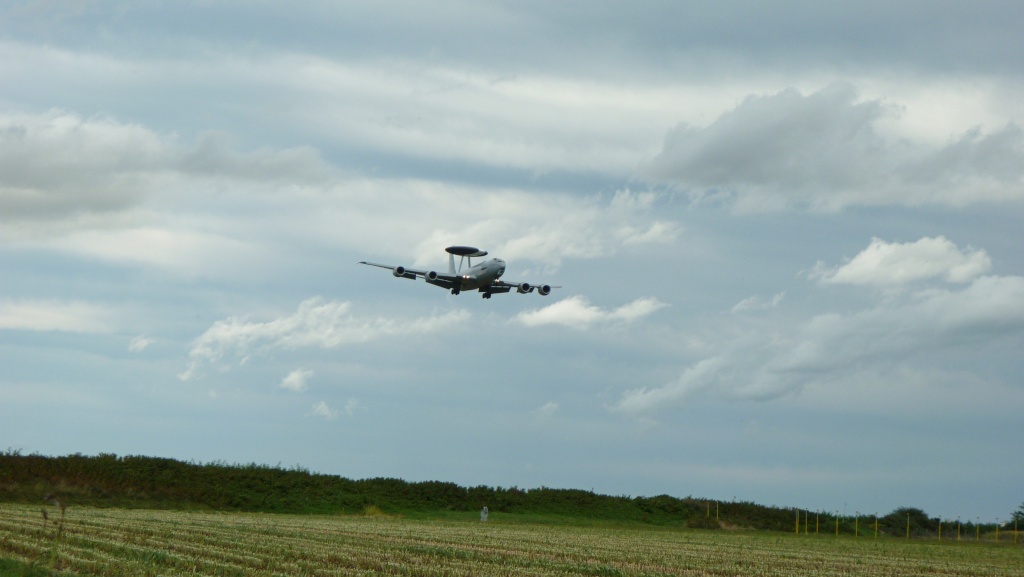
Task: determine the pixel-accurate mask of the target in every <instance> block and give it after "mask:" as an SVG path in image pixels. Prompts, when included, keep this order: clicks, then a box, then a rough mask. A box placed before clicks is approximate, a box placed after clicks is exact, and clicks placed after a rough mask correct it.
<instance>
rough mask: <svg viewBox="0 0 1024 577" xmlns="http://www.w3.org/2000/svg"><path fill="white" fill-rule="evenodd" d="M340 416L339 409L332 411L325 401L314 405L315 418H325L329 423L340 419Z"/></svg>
mask: <svg viewBox="0 0 1024 577" xmlns="http://www.w3.org/2000/svg"><path fill="white" fill-rule="evenodd" d="M339 414H340V413H339V412H338V410H337V409H332V408H331V407H330V406H329V405H328V404H327V403H326V402H325V401H320V402H319V403H316V404H315V405H313V412H312V415H313V416H315V417H323V418H324V419H327V420H328V421H333V420H334V419H337V418H338V415H339Z"/></svg>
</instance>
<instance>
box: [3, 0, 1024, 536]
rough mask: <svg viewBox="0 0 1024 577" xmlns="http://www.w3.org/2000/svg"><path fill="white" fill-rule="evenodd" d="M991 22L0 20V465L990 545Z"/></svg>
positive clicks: (286, 7)
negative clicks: (281, 471)
mask: <svg viewBox="0 0 1024 577" xmlns="http://www.w3.org/2000/svg"><path fill="white" fill-rule="evenodd" d="M1022 24H1024V5H1022V4H1020V3H1019V2H1014V1H983V0H980V1H977V2H970V3H963V2H934V1H927V2H926V1H900V2H892V1H891V0H889V1H886V2H878V1H863V2H856V3H842V4H837V3H822V2H816V1H810V0H808V1H772V2H737V1H724V2H715V3H705V2H687V1H672V2H656V1H652V2H640V3H634V2H629V3H626V2H614V1H608V0H595V1H588V2H560V3H555V2H531V1H524V2H502V1H495V0H478V1H474V2H458V1H445V0H438V1H420V0H416V1H412V0H395V1H383V2H374V3H362V2H335V1H330V2H327V1H323V2H317V1H304V2H289V3H280V2H233V1H222V2H205V1H159V0H154V1H148V2H136V1H130V2H117V1H109V2H100V1H97V2H88V1H81V2H49V1H42V0H40V1H12V2H5V3H3V5H2V6H0V449H5V448H6V449H10V450H20V451H22V452H23V453H25V454H27V453H33V452H38V453H41V454H47V455H64V454H72V453H82V454H87V455H91V454H98V453H115V454H118V455H149V456H159V457H169V458H175V459H181V460H186V461H195V462H203V463H205V462H211V461H220V462H228V463H241V464H247V463H259V464H267V465H271V466H274V465H280V466H282V467H286V468H291V467H295V466H300V467H304V468H308V469H310V470H312V471H317V472H321V473H328V474H336V475H342V476H345V477H349V478H356V479H358V478H370V477H397V478H401V479H405V480H408V481H425V480H440V481H450V482H455V483H458V484H460V485H464V486H477V485H487V486H496V487H512V486H517V487H520V488H535V487H553V488H575V489H584V490H593V491H595V492H598V493H603V494H610V495H629V496H654V495H659V494H668V495H672V496H676V497H686V496H693V497H698V498H707V499H715V500H720V501H732V500H738V501H753V502H757V503H761V504H766V505H776V506H781V507H800V508H805V509H810V510H812V511H828V512H839V513H840V514H847V515H853V514H855V513H860V514H874V513H880V514H885V513H887V512H889V511H891V510H893V509H895V508H898V507H904V506H909V507H918V508H921V509H924V510H925V511H926V512H927V513H929V514H930V515H932V516H941V517H943V518H946V519H955V518H958V517H960V518H963V519H965V520H967V519H972V520H973V519H977V518H980V519H982V520H989V521H994V520H996V519H1002V520H1006V519H1007V518H1008V517H1009V516H1010V514H1011V513H1012V512H1013V511H1015V510H1017V508H1018V507H1019V506H1020V505H1021V503H1022V502H1024V492H1022V485H1021V482H1020V479H1021V478H1024V459H1022V458H1021V457H1022V456H1024V455H1022V451H1021V428H1020V422H1021V420H1020V417H1021V413H1022V410H1024V382H1022V380H1021V375H1022V369H1024V355H1022V354H1021V351H1022V350H1024V251H1022V250H1021V247H1022V241H1024V233H1022V229H1021V227H1020V223H1021V221H1022V220H1024V129H1022V126H1024V99H1022V98H1021V94H1024V60H1021V58H1020V54H1022V53H1024V35H1021V33H1020V30H1021V25H1022ZM451 245H469V246H475V247H479V248H481V249H483V250H486V251H488V252H489V253H490V255H491V256H496V257H500V258H503V259H504V260H505V261H506V262H507V270H506V273H505V276H504V277H503V278H504V279H505V280H510V281H520V282H521V281H526V282H530V283H534V284H537V283H548V284H551V285H556V286H559V287H560V288H556V289H554V290H553V291H552V293H551V294H550V295H548V296H540V295H538V294H537V293H533V294H525V295H520V294H515V293H514V292H513V293H511V294H499V295H495V296H494V298H492V299H489V300H485V299H481V298H479V296H478V294H476V293H467V292H464V293H462V294H460V295H458V296H455V295H451V294H449V293H448V291H446V290H443V289H439V288H437V287H434V286H431V285H428V284H425V283H424V282H423V281H422V280H421V281H416V282H413V281H410V280H406V279H401V278H394V277H393V276H392V275H391V274H390V273H389V272H388V271H387V270H383V269H379V268H373V267H366V266H362V265H359V264H358V262H359V261H364V260H366V261H372V262H379V263H386V264H391V265H404V266H407V267H415V268H420V269H425V270H432V269H437V270H441V271H442V272H443V271H445V270H446V269H447V265H448V261H447V254H445V252H444V248H445V247H447V246H451Z"/></svg>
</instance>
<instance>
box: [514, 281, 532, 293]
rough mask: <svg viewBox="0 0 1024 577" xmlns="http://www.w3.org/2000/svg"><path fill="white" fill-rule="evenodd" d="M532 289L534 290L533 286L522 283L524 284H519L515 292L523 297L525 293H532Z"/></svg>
mask: <svg viewBox="0 0 1024 577" xmlns="http://www.w3.org/2000/svg"><path fill="white" fill-rule="evenodd" d="M533 288H534V287H533V286H532V285H531V284H530V283H528V282H524V283H521V284H520V285H519V288H517V289H516V291H517V292H518V293H519V294H521V295H524V294H526V293H530V292H533Z"/></svg>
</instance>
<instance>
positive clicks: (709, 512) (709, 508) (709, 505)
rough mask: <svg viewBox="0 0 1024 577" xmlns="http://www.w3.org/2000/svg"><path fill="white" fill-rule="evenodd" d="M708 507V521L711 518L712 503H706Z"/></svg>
mask: <svg viewBox="0 0 1024 577" xmlns="http://www.w3.org/2000/svg"><path fill="white" fill-rule="evenodd" d="M704 503H705V504H706V505H707V506H708V519H710V518H711V501H705V502H704Z"/></svg>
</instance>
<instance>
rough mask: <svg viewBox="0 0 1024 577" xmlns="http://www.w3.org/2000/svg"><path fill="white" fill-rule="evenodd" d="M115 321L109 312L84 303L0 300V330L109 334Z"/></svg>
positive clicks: (98, 306) (103, 308) (104, 308)
mask: <svg viewBox="0 0 1024 577" xmlns="http://www.w3.org/2000/svg"><path fill="white" fill-rule="evenodd" d="M113 321H114V318H113V315H112V313H111V311H110V310H109V309H107V308H106V307H103V306H100V305H96V304H93V303H88V302H83V301H58V300H4V301H0V329H15V330H28V331H64V332H73V333H107V332H110V331H111V330H113V328H114V326H113V324H114V323H113Z"/></svg>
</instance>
